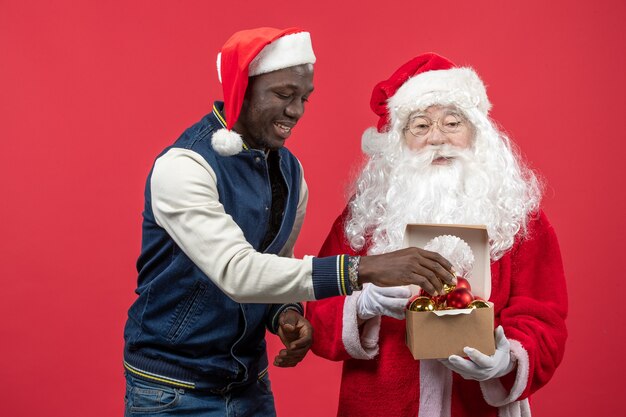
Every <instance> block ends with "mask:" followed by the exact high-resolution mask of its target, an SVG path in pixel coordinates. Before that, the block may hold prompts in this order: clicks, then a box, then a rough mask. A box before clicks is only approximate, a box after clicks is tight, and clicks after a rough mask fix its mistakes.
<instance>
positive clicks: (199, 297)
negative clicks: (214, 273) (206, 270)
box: [167, 281, 207, 343]
mask: <svg viewBox="0 0 626 417" xmlns="http://www.w3.org/2000/svg"><path fill="white" fill-rule="evenodd" d="M206 290H207V285H206V284H205V283H203V282H201V281H196V282H195V283H194V285H193V286H192V287H191V289H190V291H188V293H187V295H186V297H185V298H184V299H183V301H182V302H181V303H180V304H179V305H178V306H177V307H176V311H175V313H174V320H173V322H172V325H171V327H170V329H169V330H168V332H167V339H168V340H169V341H170V342H172V343H177V342H178V341H179V340H180V338H181V336H182V335H183V334H184V333H185V330H187V328H188V327H189V325H190V324H191V323H193V321H194V319H195V317H196V315H197V314H199V313H200V310H201V308H202V305H203V301H204V294H205V293H206Z"/></svg>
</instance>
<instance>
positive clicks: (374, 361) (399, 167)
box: [307, 54, 567, 417]
mask: <svg viewBox="0 0 626 417" xmlns="http://www.w3.org/2000/svg"><path fill="white" fill-rule="evenodd" d="M371 105H372V109H373V110H374V111H375V113H376V114H377V115H378V116H380V120H379V123H378V129H369V130H367V131H366V132H365V134H364V135H363V149H364V151H365V152H366V153H369V157H368V160H367V162H366V164H365V167H364V168H363V170H362V171H361V173H360V175H359V177H358V179H357V180H356V184H355V189H356V190H357V191H356V193H355V195H354V197H353V199H352V200H351V201H350V202H349V204H348V206H347V207H346V209H345V211H344V213H343V214H342V215H341V216H340V217H339V218H338V219H337V221H336V222H335V223H334V225H333V228H332V230H331V232H330V234H329V236H328V238H327V240H326V242H325V243H324V246H323V247H322V250H321V252H320V256H328V255H332V254H336V253H350V254H353V255H359V254H361V255H366V254H367V255H371V254H380V253H386V252H389V251H393V250H396V249H397V248H399V247H401V246H402V241H403V234H404V230H405V227H406V225H407V224H408V223H435V224H474V225H486V226H487V230H488V234H489V244H490V255H491V277H492V283H491V288H492V290H491V297H490V301H491V302H493V304H494V314H495V325H496V326H497V329H496V332H495V333H496V347H497V349H496V353H495V354H494V355H492V356H487V355H484V354H482V353H481V352H479V351H477V350H476V349H472V348H471V347H467V348H465V353H466V354H467V356H468V359H464V358H461V357H459V356H456V355H453V356H450V357H449V358H444V359H442V360H440V361H437V360H423V361H415V360H414V359H413V357H412V355H411V353H410V352H409V350H408V348H407V347H406V344H405V321H404V311H405V307H406V304H407V301H408V298H409V297H410V294H411V292H410V291H409V289H408V288H407V287H397V288H380V287H377V286H375V285H366V286H365V288H364V289H363V290H362V291H355V292H354V293H353V294H352V295H350V296H348V297H341V298H339V297H337V298H334V299H328V300H322V301H316V302H312V303H308V304H307V318H308V319H309V320H310V321H311V323H312V324H313V327H314V328H315V341H314V344H313V351H314V352H315V353H316V354H318V355H320V356H322V357H325V358H328V359H331V360H343V361H345V362H344V367H343V376H342V384H341V394H340V399H339V413H338V415H340V416H359V417H366V416H381V415H389V416H398V417H400V416H420V417H426V416H429V417H430V416H432V417H435V416H436V417H440V416H442V417H446V416H455V417H456V416H459V417H464V416H467V417H469V416H481V417H482V416H494V417H495V416H498V415H499V416H511V417H512V416H528V415H530V409H529V403H528V397H529V396H530V395H531V394H532V393H533V392H535V391H537V390H538V389H539V388H541V387H542V386H544V385H545V384H546V383H547V382H548V381H549V380H550V378H551V377H552V375H553V373H554V371H555V369H556V368H557V366H558V365H559V363H560V362H561V359H562V358H563V352H564V346H565V340H566V337H567V331H566V327H565V317H566V315H567V294H566V287H565V277H564V274H563V266H562V263H561V256H560V252H559V246H558V242H557V239H556V235H555V233H554V230H553V228H552V226H551V225H550V223H549V222H548V219H547V218H546V216H545V214H544V213H543V212H542V211H541V210H540V198H541V193H540V187H539V185H538V182H537V179H536V177H535V175H534V174H533V173H532V172H531V171H530V170H529V169H527V168H526V167H525V166H524V164H523V162H522V161H521V160H520V159H519V158H518V157H517V156H516V155H515V154H514V153H513V152H512V151H511V146H510V143H509V141H508V139H507V138H506V137H505V136H504V135H503V134H502V133H501V132H499V131H498V130H497V128H496V127H495V125H494V124H493V123H492V122H491V120H490V119H489V117H488V112H489V109H490V107H491V104H490V103H489V100H488V98H487V94H486V91H485V87H484V85H483V83H482V81H481V80H480V78H479V77H478V75H477V74H476V73H475V72H474V71H473V70H472V69H471V68H457V67H456V66H455V65H454V64H452V62H450V61H449V60H447V59H445V58H443V57H441V56H438V55H436V54H425V55H420V56H418V57H416V58H414V59H412V60H411V61H409V62H407V63H406V64H404V65H403V66H401V67H400V68H399V69H398V70H397V71H396V72H395V73H394V74H393V75H392V76H391V77H390V78H389V79H387V80H385V81H382V82H381V83H379V84H378V85H377V86H376V87H375V88H374V91H373V94H372V101H371ZM441 254H442V255H444V256H450V254H448V253H444V252H442V253H441ZM449 259H450V260H453V258H452V257H449ZM453 267H455V269H456V270H457V271H460V270H462V269H463V268H462V266H461V265H454V263H453ZM423 288H424V289H425V290H426V291H427V292H429V293H431V294H434V293H435V289H433V288H429V287H423Z"/></svg>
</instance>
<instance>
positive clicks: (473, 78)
mask: <svg viewBox="0 0 626 417" xmlns="http://www.w3.org/2000/svg"><path fill="white" fill-rule="evenodd" d="M433 104H444V105H449V104H452V105H456V106H457V107H459V108H460V109H461V110H466V113H467V110H469V109H471V108H476V109H478V110H479V111H480V112H481V113H483V114H484V115H487V114H488V113H489V109H490V108H491V103H490V102H489V99H488V98H487V92H486V89H485V85H484V84H483V82H482V81H481V79H480V78H479V77H478V74H476V72H475V71H474V70H473V69H471V68H459V67H457V66H456V65H455V64H454V63H452V61H450V60H449V59H447V58H444V57H442V56H440V55H437V54H435V53H432V52H430V53H426V54H422V55H418V56H416V57H415V58H413V59H411V60H410V61H409V62H407V63H405V64H404V65H402V66H401V67H400V68H398V69H397V70H396V71H395V72H394V73H393V74H392V75H391V77H389V78H388V79H386V80H384V81H381V82H379V83H378V84H376V86H375V87H374V90H373V91H372V98H371V101H370V107H371V108H372V110H373V111H374V113H376V114H377V115H378V116H379V120H378V124H377V127H376V128H369V129H367V130H366V131H365V132H364V133H363V137H362V142H361V143H362V148H363V151H364V152H365V153H375V152H377V151H378V150H379V149H380V146H381V145H383V144H384V143H386V141H384V140H382V139H383V136H386V135H387V133H388V132H390V131H392V130H394V129H395V130H397V131H400V130H401V129H403V128H404V126H405V125H406V123H407V120H408V117H409V116H410V115H411V113H413V112H414V111H416V110H419V109H425V108H427V107H429V106H432V105H433ZM470 119H471V117H470Z"/></svg>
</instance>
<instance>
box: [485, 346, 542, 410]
mask: <svg viewBox="0 0 626 417" xmlns="http://www.w3.org/2000/svg"><path fill="white" fill-rule="evenodd" d="M509 343H510V344H511V355H512V356H513V357H514V358H515V360H516V361H517V373H516V376H515V382H514V383H513V387H512V388H511V391H510V392H506V390H505V389H504V386H503V385H502V383H501V382H500V379H499V378H496V379H489V380H487V381H482V382H481V383H480V389H481V391H482V392H483V397H484V398H485V401H486V402H487V404H489V405H491V406H493V407H498V409H499V410H498V415H499V416H501V417H514V416H517V417H519V416H530V407H529V405H528V401H527V400H523V401H517V399H518V398H519V397H520V395H522V392H524V389H525V388H526V385H527V384H528V372H529V360H528V352H526V349H524V347H523V346H522V344H521V343H520V342H518V341H517V340H514V339H509Z"/></svg>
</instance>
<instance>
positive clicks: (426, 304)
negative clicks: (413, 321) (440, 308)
mask: <svg viewBox="0 0 626 417" xmlns="http://www.w3.org/2000/svg"><path fill="white" fill-rule="evenodd" d="M409 310H411V311H434V310H435V302H434V301H433V300H432V299H430V298H428V297H423V296H419V295H418V296H417V297H414V298H412V299H411V301H410V302H409Z"/></svg>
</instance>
